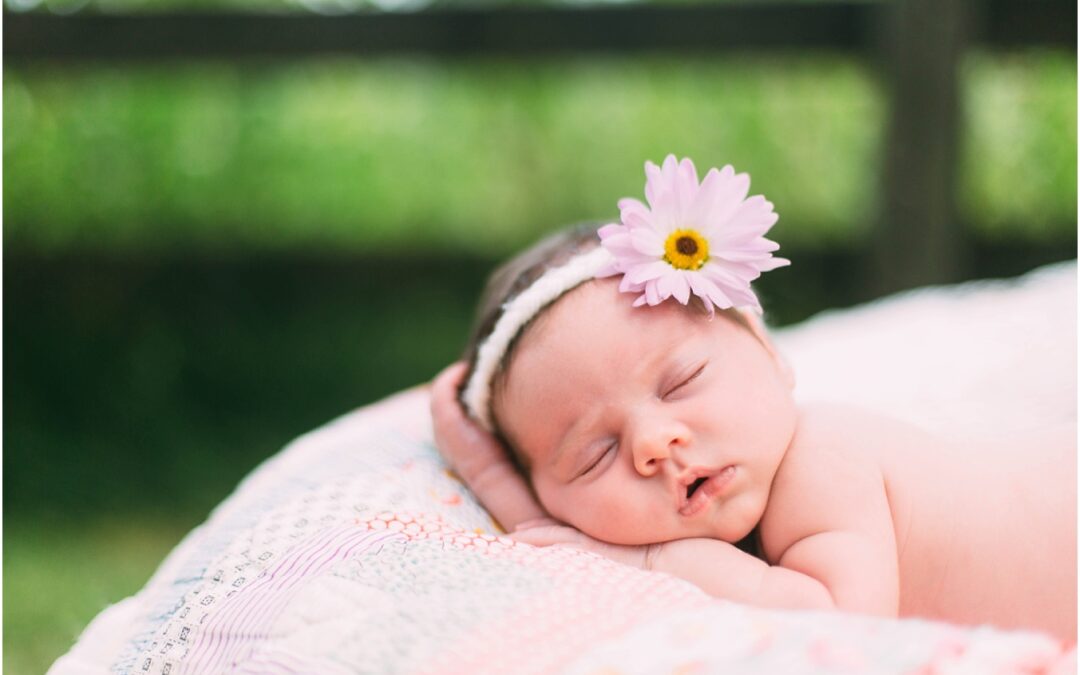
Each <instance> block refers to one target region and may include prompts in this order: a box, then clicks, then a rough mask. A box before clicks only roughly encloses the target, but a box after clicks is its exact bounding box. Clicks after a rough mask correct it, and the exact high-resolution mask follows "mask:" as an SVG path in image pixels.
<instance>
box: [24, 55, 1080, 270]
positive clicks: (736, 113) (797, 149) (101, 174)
mask: <svg viewBox="0 0 1080 675" xmlns="http://www.w3.org/2000/svg"><path fill="white" fill-rule="evenodd" d="M964 84H965V87H964V107H965V111H966V112H967V118H968V120H969V123H968V125H967V132H966V136H965V138H964V141H965V143H964V151H965V154H964V161H963V164H962V193H961V195H960V198H961V204H962V206H963V214H962V215H963V220H964V221H965V222H967V223H969V224H970V225H971V226H972V227H973V228H975V230H976V231H978V232H982V233H994V234H1000V233H1002V232H1008V233H1013V234H1016V233H1019V234H1020V235H1021V236H1027V235H1029V234H1030V235H1037V236H1043V237H1053V236H1065V237H1072V236H1074V235H1073V234H1072V232H1071V230H1073V229H1074V228H1075V223H1076V62H1075V57H1074V56H1073V55H1070V54H1062V53H1056V52H1054V53H1037V52H1033V53H1023V54H1011V55H1005V56H998V55H988V54H974V55H972V56H971V57H970V58H969V59H968V60H967V62H966V63H965V68H964ZM883 105H884V103H883V100H882V95H881V92H880V87H879V86H878V84H877V82H876V80H875V78H874V76H873V73H872V72H870V71H869V70H868V69H867V68H865V67H863V66H861V65H860V64H859V63H857V62H855V61H851V60H847V59H841V58H835V57H827V56H813V57H808V56H803V57H732V58H727V59H705V58H702V59H697V60H686V59H681V60H669V59H665V58H659V57H656V58H632V59H631V58H624V59H615V58H608V59H596V60H593V59H590V60H587V61H585V60H569V59H567V60H545V61H540V62H524V63H522V62H516V61H499V60H490V59H489V60H467V61H451V62H439V61H437V60H434V59H419V58H418V59H409V60H400V59H384V60H377V61H370V62H369V61H360V60H330V61H313V62H299V63H286V64H280V65H273V66H270V65H256V64H246V65H236V64H226V63H213V64H201V65H190V64H173V65H157V66H151V65H145V66H138V67H136V66H111V65H96V66H85V67H79V68H75V69H72V68H62V69H61V68H55V69H54V68H49V67H46V66H34V67H25V68H19V69H12V68H9V69H8V70H7V71H6V72H5V78H4V113H5V114H4V168H5V169H7V172H6V173H7V176H6V180H5V181H4V216H5V221H6V228H5V232H4V237H5V244H6V245H8V246H13V247H15V248H16V249H17V250H22V249H31V250H42V251H61V250H68V249H77V250H94V249H98V250H108V251H129V252H148V251H153V252H158V253H168V252H177V253H180V254H184V253H188V252H192V251H200V250H201V251H206V250H215V251H222V250H226V251H227V250H252V249H255V250H283V251H292V252H295V251H297V250H303V249H307V250H314V251H317V250H340V249H342V248H344V249H351V250H357V251H370V250H380V251H390V252H395V251H396V252H403V251H409V252H417V251H429V252H434V251H440V252H468V253H474V254H487V255H500V254H505V253H506V252H508V251H511V250H513V249H516V248H518V247H520V246H521V245H523V244H524V243H526V242H528V241H531V240H533V239H534V238H535V237H536V236H537V234H538V233H541V232H544V231H547V230H550V229H551V228H552V227H553V226H557V225H561V224H564V223H568V222H573V221H577V220H582V219H587V218H607V217H611V216H613V215H614V211H615V209H614V204H615V201H616V200H617V199H618V198H619V197H622V196H625V195H640V193H641V186H642V185H643V183H644V178H643V173H642V169H641V164H642V160H643V159H645V158H650V159H653V160H654V161H659V160H660V159H662V157H663V155H664V154H666V153H667V152H675V153H678V154H680V155H690V156H692V157H693V158H694V159H695V160H696V161H697V163H698V165H699V166H711V165H722V164H724V163H731V164H733V165H734V166H735V167H736V168H737V169H738V170H740V171H749V172H750V174H751V175H752V176H753V178H754V183H753V186H752V192H754V193H757V192H761V193H764V194H766V195H768V196H769V198H770V199H771V200H772V201H773V202H774V203H775V204H776V209H777V212H778V213H779V214H780V217H781V219H780V224H779V225H778V226H777V230H776V231H775V234H776V236H777V238H778V239H779V240H780V241H782V242H784V244H785V246H794V247H799V248H803V247H814V248H826V247H829V246H832V245H834V244H836V243H837V242H841V241H848V242H850V241H852V240H853V239H858V238H861V237H864V236H865V235H866V233H867V232H868V231H869V228H870V224H871V223H872V221H873V218H874V211H873V209H874V204H875V199H876V195H877V192H878V186H877V167H878V158H879V155H880V152H881V148H880V142H881V136H882V133H881V129H882V125H883V122H884V115H885V110H884V107H883ZM586 149H587V153H586ZM1063 228H1067V229H1066V230H1065V231H1063ZM1018 230H1019V232H1018Z"/></svg>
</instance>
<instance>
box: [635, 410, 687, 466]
mask: <svg viewBox="0 0 1080 675" xmlns="http://www.w3.org/2000/svg"><path fill="white" fill-rule="evenodd" d="M688 441H689V433H687V431H686V429H685V427H682V425H679V424H672V423H663V422H658V421H654V423H653V425H652V427H651V428H645V429H642V433H641V434H639V435H638V440H637V442H635V443H634V468H635V469H637V471H638V473H640V474H641V475H643V476H651V475H653V474H655V473H656V472H657V471H659V470H660V468H661V465H662V464H663V462H664V461H665V460H669V459H671V458H672V455H673V454H674V452H675V451H676V448H679V447H683V446H685V445H686V444H687V443H688Z"/></svg>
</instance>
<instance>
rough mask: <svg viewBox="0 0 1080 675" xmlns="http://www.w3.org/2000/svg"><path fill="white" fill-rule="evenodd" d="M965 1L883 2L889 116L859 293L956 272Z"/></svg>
mask: <svg viewBox="0 0 1080 675" xmlns="http://www.w3.org/2000/svg"><path fill="white" fill-rule="evenodd" d="M971 14H972V7H971V5H970V3H969V0H893V1H892V2H889V3H887V4H886V5H885V6H884V7H882V14H881V17H882V19H883V22H882V25H880V26H879V31H880V32H879V39H880V41H881V45H880V46H881V54H880V56H881V57H882V59H883V63H882V64H881V71H882V73H883V75H884V85H885V87H886V93H887V103H888V107H887V110H888V115H889V117H888V120H887V128H886V132H885V147H884V157H883V158H882V159H883V161H882V168H881V174H880V179H881V181H882V182H881V186H880V191H879V194H880V195H881V198H880V206H879V211H878V216H877V222H876V223H875V226H876V228H877V229H876V231H875V232H874V237H873V240H874V241H873V245H872V252H871V255H870V258H869V262H870V266H871V268H870V270H868V277H869V278H868V279H867V282H868V289H867V290H868V291H871V292H872V293H873V294H874V295H880V294H883V293H888V292H892V291H896V290H899V289H902V288H910V287H913V286H919V285H923V284H928V283H939V282H949V281H956V280H958V279H960V278H962V277H963V276H964V273H965V271H966V267H967V263H966V260H965V258H964V251H965V247H964V245H963V237H964V233H963V231H962V229H961V227H960V223H959V222H958V218H957V207H956V204H957V199H956V189H957V182H958V181H957V165H958V159H959V137H960V133H959V132H960V120H961V112H960V101H959V98H960V96H959V93H960V92H959V82H958V80H959V73H958V70H959V67H960V60H961V58H962V56H963V54H964V50H965V48H966V45H967V43H968V41H969V38H970V22H971Z"/></svg>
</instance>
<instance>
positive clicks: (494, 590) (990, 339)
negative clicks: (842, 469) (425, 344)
mask: <svg viewBox="0 0 1080 675" xmlns="http://www.w3.org/2000/svg"><path fill="white" fill-rule="evenodd" d="M776 337H777V341H778V343H779V345H780V347H781V349H782V350H783V351H785V352H786V353H787V355H788V357H789V358H790V360H791V361H792V363H793V365H794V368H795V371H796V374H797V379H798V381H799V385H798V387H797V394H798V395H799V396H800V397H801V398H805V399H816V398H826V399H831V400H839V401H858V402H859V403H860V404H862V405H869V406H871V407H875V408H878V409H882V410H887V411H888V412H890V413H891V414H893V415H897V416H900V417H904V418H907V419H909V420H912V421H914V422H916V423H920V424H923V425H924V426H927V427H930V428H932V429H935V430H938V431H946V432H955V433H964V434H968V433H976V432H977V433H986V434H995V433H1004V432H1009V431H1018V430H1022V429H1025V428H1034V427H1038V426H1042V425H1046V424H1052V423H1057V422H1061V421H1065V420H1069V419H1073V420H1075V417H1076V377H1075V374H1076V265H1075V263H1069V264H1063V265H1056V266H1051V267H1048V268H1043V269H1041V270H1037V271H1036V272H1033V273H1031V274H1028V275H1026V276H1024V277H1021V278H1020V279H1018V280H1013V281H1008V282H978V283H974V284H963V285H959V286H953V287H940V288H933V289H926V290H921V291H916V292H912V293H907V294H903V295H901V296H896V297H893V298H889V299H886V300H883V301H879V302H877V303H874V304H871V305H868V306H864V307H860V308H855V309H852V310H845V311H841V312H830V313H826V314H823V315H820V316H819V317H816V318H814V319H812V320H810V321H808V322H805V323H804V324H802V325H800V326H797V327H794V328H791V329H787V330H784V331H780V332H778V333H777V336H776ZM427 405H428V401H427V393H426V391H425V390H424V389H423V388H417V389H413V390H410V391H407V392H403V393H401V394H398V395H397V396H394V397H392V398H390V399H388V400H386V401H383V402H381V403H378V404H374V405H371V406H367V407H365V408H361V409H360V410H358V411H356V412H354V413H351V414H349V415H346V416H344V417H342V418H339V419H337V420H335V421H333V422H330V423H329V424H327V425H325V426H323V427H321V428H319V429H317V430H315V431H313V432H311V433H309V434H307V435H305V436H303V437H301V438H299V439H298V440H296V441H295V442H293V443H292V444H291V445H289V446H288V447H287V448H285V449H284V450H283V451H282V452H281V453H279V454H278V455H277V456H275V457H273V458H271V459H270V460H268V461H267V462H265V463H264V464H263V465H262V466H260V467H259V468H258V469H256V470H255V471H254V472H253V473H252V474H251V475H250V476H249V477H248V478H246V479H245V480H244V481H243V482H242V483H241V484H240V485H239V487H238V488H237V489H236V491H235V493H234V494H233V495H232V496H230V497H229V498H228V499H226V500H225V502H223V503H222V504H221V505H220V506H219V507H218V508H217V509H216V510H215V511H214V513H213V514H212V515H211V517H210V518H209V519H208V520H207V522H206V523H205V524H203V525H202V526H200V527H199V528H197V529H196V530H194V531H193V532H191V533H190V534H189V535H188V536H187V537H186V538H185V539H184V541H183V542H182V543H181V544H180V545H179V546H178V547H177V548H176V549H175V550H174V551H173V552H172V553H171V554H170V555H169V557H168V558H167V559H166V560H165V562H164V563H163V564H162V566H161V567H160V568H159V570H158V571H157V573H156V574H155V575H154V577H153V578H152V579H151V580H150V581H149V582H148V583H147V585H146V587H145V588H143V590H142V591H140V592H139V593H138V594H137V595H135V596H133V597H131V598H128V599H126V600H124V601H122V602H120V603H118V604H117V605H114V606H112V607H110V608H109V609H107V610H105V611H104V612H102V613H101V614H100V615H99V616H98V617H97V619H95V620H94V622H93V623H92V624H91V625H90V626H89V627H88V628H87V629H86V631H85V632H84V633H83V635H82V637H81V638H80V640H79V642H78V643H77V644H76V645H75V646H74V647H73V648H72V650H71V651H70V652H69V653H68V654H67V655H65V656H64V657H62V658H61V659H60V660H58V661H57V662H56V663H55V664H54V665H53V667H52V669H51V670H50V671H49V672H50V673H53V674H56V675H63V674H69V673H162V674H172V675H176V674H178V673H217V672H246V673H279V672H280V673H297V672H302V673H357V672H362V673H367V672H370V673H399V672H400V673H405V672H409V673H411V672H420V673H423V672H433V673H434V672H460V673H483V672H491V673H502V672H515V673H531V672H535V673H543V672H559V673H563V672H566V673H596V672H619V673H623V672H625V673H654V672H690V671H700V672H711V671H729V670H734V671H737V672H836V671H841V670H848V671H855V672H859V671H866V670H873V672H883V673H885V672H897V673H900V672H904V673H909V672H942V673H947V672H1050V671H1051V670H1053V671H1059V670H1060V672H1075V668H1076V664H1075V651H1074V650H1072V651H1071V649H1072V646H1071V645H1062V644H1060V643H1059V642H1057V641H1055V640H1053V639H1051V638H1049V637H1047V636H1045V635H1041V634H1037V633H1030V632H1019V631H1017V632H1006V631H998V630H995V629H992V628H988V627H982V628H960V627H953V626H948V625H945V624H939V623H934V622H927V621H917V620H884V619H874V618H868V617H861V616H853V615H847V614H842V613H837V612H831V613H812V612H794V611H767V610H761V609H755V608H750V607H746V606H742V605H738V604H735V603H731V602H726V601H722V600H718V599H714V598H711V597H710V596H708V595H706V594H705V593H704V592H702V591H700V590H699V589H697V588H696V587H694V586H693V585H691V584H689V583H687V582H684V581H682V580H679V579H676V578H674V577H671V576H668V575H665V574H661V573H648V572H643V571H639V570H636V569H631V568H628V567H624V566H620V565H618V564H615V563H613V562H610V561H608V560H605V559H603V558H600V557H598V556H595V555H592V554H589V553H584V552H580V551H574V550H567V549H556V548H550V549H537V548H533V547H530V546H527V545H523V544H515V543H514V542H513V541H512V540H510V539H507V538H504V537H500V536H499V535H500V534H501V533H500V531H499V530H498V527H497V525H496V524H495V523H494V522H493V521H492V519H491V517H490V516H489V515H488V514H487V513H486V512H485V511H484V510H483V509H482V508H481V507H480V506H479V505H478V504H477V503H476V501H475V499H474V498H473V497H472V495H471V494H470V493H469V492H468V490H467V489H466V488H465V487H464V486H463V485H462V484H461V483H460V482H459V481H458V480H457V479H456V478H455V476H454V475H453V474H452V473H451V472H449V471H448V470H447V469H446V466H445V464H444V463H443V462H442V460H441V458H440V457H439V455H438V453H437V451H436V450H435V448H434V447H433V446H432V443H431V424H430V418H429V415H428V412H427Z"/></svg>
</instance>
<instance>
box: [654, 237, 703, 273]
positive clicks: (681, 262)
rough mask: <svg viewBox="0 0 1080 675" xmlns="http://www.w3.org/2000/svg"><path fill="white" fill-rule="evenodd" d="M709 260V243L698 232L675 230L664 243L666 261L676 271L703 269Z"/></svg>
mask: <svg viewBox="0 0 1080 675" xmlns="http://www.w3.org/2000/svg"><path fill="white" fill-rule="evenodd" d="M708 259H709V242H707V241H706V240H705V237H703V236H701V234H700V233H699V232H698V231H697V230H690V229H682V230H675V231H674V232H672V233H671V234H669V235H668V238H667V241H665V242H664V260H666V261H667V262H668V264H669V265H671V266H672V267H674V268H675V269H680V270H696V269H701V266H702V265H704V264H705V261H706V260H708Z"/></svg>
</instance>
